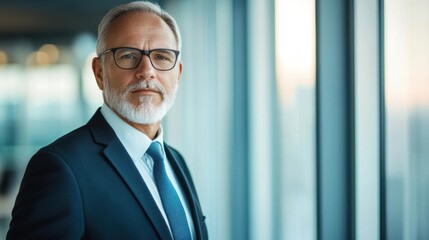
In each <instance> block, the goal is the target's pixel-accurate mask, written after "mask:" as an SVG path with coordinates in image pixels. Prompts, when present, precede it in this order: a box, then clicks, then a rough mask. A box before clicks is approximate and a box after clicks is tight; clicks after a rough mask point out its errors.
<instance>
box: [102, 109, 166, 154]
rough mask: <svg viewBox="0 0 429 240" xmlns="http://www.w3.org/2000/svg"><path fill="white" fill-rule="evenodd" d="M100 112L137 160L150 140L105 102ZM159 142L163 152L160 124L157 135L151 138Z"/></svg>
mask: <svg viewBox="0 0 429 240" xmlns="http://www.w3.org/2000/svg"><path fill="white" fill-rule="evenodd" d="M101 114H103V117H104V118H105V119H106V121H107V123H108V124H109V125H110V126H111V127H112V129H113V131H114V132H115V134H116V136H117V137H118V138H119V141H121V143H122V145H123V146H124V147H125V149H126V150H127V152H128V154H129V155H130V157H131V159H132V160H133V161H138V160H139V159H140V158H141V157H142V156H143V155H144V154H145V153H146V151H147V150H148V149H149V146H150V144H151V143H152V140H151V139H150V138H149V137H148V136H146V134H144V133H143V132H141V131H139V130H137V129H135V128H134V127H132V126H131V125H129V124H128V123H126V122H125V121H124V120H122V119H121V118H120V117H119V116H118V115H117V114H116V113H115V112H113V110H112V109H110V108H109V106H107V105H106V104H103V106H102V107H101ZM153 141H157V142H159V143H160V144H161V147H162V151H163V152H164V144H163V142H164V137H163V130H162V126H160V128H159V131H158V135H157V137H156V138H155V139H154V140H153Z"/></svg>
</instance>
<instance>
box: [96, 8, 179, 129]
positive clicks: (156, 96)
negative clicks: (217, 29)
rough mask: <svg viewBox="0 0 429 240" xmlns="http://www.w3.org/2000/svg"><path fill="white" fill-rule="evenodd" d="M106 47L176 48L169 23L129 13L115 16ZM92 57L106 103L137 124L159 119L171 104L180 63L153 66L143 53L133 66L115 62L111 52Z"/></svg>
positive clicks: (152, 16)
mask: <svg viewBox="0 0 429 240" xmlns="http://www.w3.org/2000/svg"><path fill="white" fill-rule="evenodd" d="M106 36H107V38H106V49H109V48H117V47H131V48H137V49H142V50H150V49H155V48H168V49H175V50H177V42H176V40H175V37H174V34H173V32H172V31H171V29H170V28H169V27H168V25H167V24H166V23H165V22H164V21H163V20H162V19H161V18H159V17H158V16H156V15H154V14H147V13H129V14H126V15H123V16H120V17H119V18H118V19H116V20H115V21H114V22H113V23H112V25H111V27H110V28H109V29H108V31H107V34H106ZM102 58H103V60H100V59H95V60H94V62H93V70H94V74H95V76H96V79H97V84H98V87H99V88H100V89H101V90H103V97H104V101H105V103H106V104H107V105H108V106H109V107H110V108H112V110H114V111H115V112H116V113H118V114H119V115H120V116H121V117H122V118H125V119H126V120H127V121H130V122H133V123H138V124H151V123H157V122H159V121H160V120H161V119H162V118H163V117H164V115H165V114H166V113H167V111H168V110H169V109H170V107H171V106H172V105H173V103H174V100H175V96H176V92H177V88H178V81H179V79H180V76H181V73H182V63H181V62H178V63H177V64H176V66H175V67H174V68H173V69H171V70H169V71H160V70H157V69H155V68H154V67H153V66H152V64H151V63H150V59H149V57H148V56H143V57H142V59H141V62H140V63H139V65H138V66H137V67H136V68H135V69H131V70H124V69H121V68H119V67H118V66H116V64H115V61H114V58H113V53H112V52H108V53H106V54H104V55H103V56H102Z"/></svg>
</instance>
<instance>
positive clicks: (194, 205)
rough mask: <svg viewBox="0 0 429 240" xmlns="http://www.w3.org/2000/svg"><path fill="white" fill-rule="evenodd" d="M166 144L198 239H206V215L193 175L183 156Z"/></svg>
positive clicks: (167, 152)
mask: <svg viewBox="0 0 429 240" xmlns="http://www.w3.org/2000/svg"><path fill="white" fill-rule="evenodd" d="M164 145H165V152H166V154H167V158H168V160H169V162H170V164H171V166H172V168H173V170H174V173H175V175H176V177H177V179H178V180H179V183H180V186H181V187H182V190H183V192H184V194H185V196H186V199H187V201H188V203H189V207H190V210H191V214H192V218H193V222H194V226H195V232H196V237H197V239H204V237H203V233H202V229H203V227H202V224H203V221H204V219H203V218H204V217H203V215H202V212H201V207H200V205H199V200H198V196H197V194H196V192H195V187H194V185H193V183H192V182H191V181H192V180H191V176H190V173H189V171H188V170H187V168H186V167H185V166H183V165H182V164H184V162H183V158H182V157H181V156H179V155H178V154H176V153H175V152H174V151H173V150H171V149H170V147H169V146H168V145H167V144H164Z"/></svg>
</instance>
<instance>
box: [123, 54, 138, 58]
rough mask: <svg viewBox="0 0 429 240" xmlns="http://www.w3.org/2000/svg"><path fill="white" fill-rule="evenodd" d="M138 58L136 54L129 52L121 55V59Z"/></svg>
mask: <svg viewBox="0 0 429 240" xmlns="http://www.w3.org/2000/svg"><path fill="white" fill-rule="evenodd" d="M136 58H137V56H135V55H134V54H131V53H129V54H122V55H121V56H120V59H136Z"/></svg>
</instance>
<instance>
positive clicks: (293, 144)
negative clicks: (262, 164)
mask: <svg viewBox="0 0 429 240" xmlns="http://www.w3.org/2000/svg"><path fill="white" fill-rule="evenodd" d="M275 11H276V21H275V24H276V28H275V31H276V75H277V85H278V96H279V99H278V100H279V109H280V126H281V132H279V134H280V139H281V143H280V146H283V147H282V148H281V163H280V164H281V205H282V206H281V208H282V209H281V213H280V214H281V226H282V229H281V231H282V233H281V235H282V239H316V184H315V183H316V180H315V176H316V171H315V163H316V150H315V149H316V148H315V143H316V140H315V136H316V131H315V126H316V119H315V113H316V108H315V78H316V77H315V53H316V51H315V39H316V37H315V1H314V0H304V1H294V0H277V1H276V8H275Z"/></svg>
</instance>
